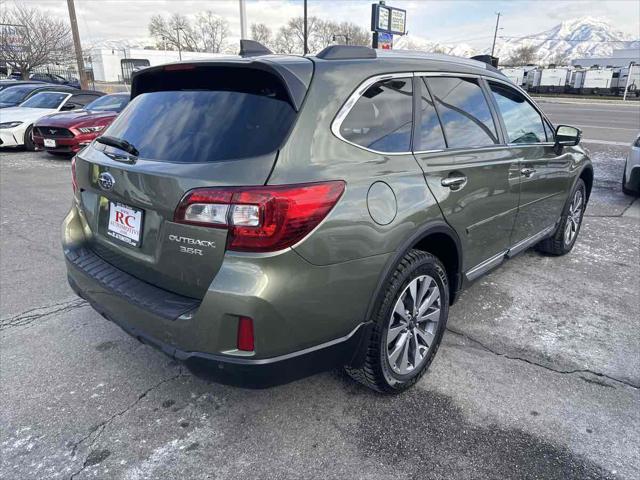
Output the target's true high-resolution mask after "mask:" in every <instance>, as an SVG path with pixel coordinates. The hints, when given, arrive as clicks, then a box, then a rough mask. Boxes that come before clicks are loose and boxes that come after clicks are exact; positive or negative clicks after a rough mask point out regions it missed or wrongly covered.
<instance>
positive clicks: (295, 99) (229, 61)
mask: <svg viewBox="0 0 640 480" xmlns="http://www.w3.org/2000/svg"><path fill="white" fill-rule="evenodd" d="M247 46H248V45H247ZM245 52H247V50H245ZM253 55H255V56H249V57H239V56H228V57H220V59H219V60H216V59H215V58H212V59H210V60H192V61H183V62H177V63H169V64H166V65H157V66H154V67H148V68H145V69H144V70H140V71H139V72H134V73H133V75H132V77H131V99H132V100H133V99H134V98H135V97H136V96H138V95H140V94H141V93H147V92H155V91H162V90H164V89H167V86H166V85H165V84H164V81H163V77H165V79H168V78H171V76H172V75H173V74H175V73H178V72H181V73H182V72H184V74H185V75H189V76H190V75H192V74H196V73H197V71H198V70H203V69H207V68H212V67H229V68H246V69H247V74H248V75H250V70H261V71H265V72H269V73H271V74H273V75H275V76H276V77H277V78H278V79H279V80H280V81H281V82H282V84H283V85H284V86H285V88H286V90H287V93H288V96H289V99H290V101H291V104H292V105H293V107H294V108H295V110H296V111H299V110H300V108H301V107H302V102H303V101H304V98H305V96H306V94H307V90H308V89H309V85H310V84H311V77H312V76H313V62H312V61H311V60H309V59H308V58H304V57H294V56H285V55H267V54H265V53H257V52H255V51H254V52H253Z"/></svg>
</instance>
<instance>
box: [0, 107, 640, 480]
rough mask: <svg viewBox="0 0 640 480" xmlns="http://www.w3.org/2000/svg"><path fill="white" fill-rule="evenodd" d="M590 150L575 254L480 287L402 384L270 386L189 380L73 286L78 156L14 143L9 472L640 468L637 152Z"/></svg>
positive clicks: (8, 205) (522, 472)
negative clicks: (65, 246) (71, 215)
mask: <svg viewBox="0 0 640 480" xmlns="http://www.w3.org/2000/svg"><path fill="white" fill-rule="evenodd" d="M552 118H553V117H552ZM554 120H555V119H554ZM629 141H630V139H629ZM587 147H588V148H589V149H590V151H591V154H592V158H593V162H594V166H595V173H596V180H595V188H594V191H593V194H592V200H591V202H590V205H589V208H588V210H587V212H586V216H585V219H584V224H583V227H582V231H581V235H580V238H579V239H578V242H577V245H576V247H575V249H574V250H573V252H572V253H571V254H569V255H567V256H565V257H562V258H551V257H545V256H541V255H540V254H538V253H536V252H535V251H527V252H525V253H524V254H522V255H520V256H519V257H517V258H515V259H513V260H511V261H509V262H507V263H506V264H505V265H503V266H502V267H501V268H499V269H497V270H495V271H494V272H492V273H491V274H489V275H488V276H486V277H484V278H483V279H481V280H480V281H478V282H477V283H476V284H475V285H473V286H472V287H471V288H470V289H469V290H467V291H466V292H465V293H464V294H463V295H462V298H461V299H460V301H459V302H458V303H457V304H456V305H455V306H454V307H453V308H452V309H451V313H450V318H449V324H448V327H449V330H448V332H447V333H446V335H445V338H444V342H443V345H442V347H441V348H440V351H439V353H438V355H437V357H436V359H435V361H434V362H433V364H432V367H431V370H430V372H429V373H428V374H427V375H426V376H425V377H424V378H423V380H422V381H420V382H419V383H418V385H417V386H416V388H414V389H412V390H411V391H409V392H407V393H405V394H403V395H398V396H381V395H378V394H375V393H372V392H370V391H368V390H367V389H365V388H363V387H360V386H358V385H357V384H354V383H353V382H352V381H350V380H349V379H348V378H347V377H346V376H345V375H344V374H342V373H341V372H329V373H325V374H321V375H316V376H314V377H311V378H308V379H305V380H301V381H298V382H295V383H292V384H289V385H286V386H282V387H278V388H273V389H268V390H257V391H256V390H244V389H239V388H232V387H227V386H222V385H218V384H214V383H207V382H205V381H202V380H199V379H197V378H194V377H193V376H191V375H190V374H189V373H188V372H186V371H185V370H184V369H183V368H182V367H181V366H180V365H179V364H177V363H176V362H174V361H172V360H170V359H168V358H167V357H165V356H164V355H162V354H161V353H158V352H156V351H155V350H153V349H151V348H149V347H147V346H144V345H142V344H140V343H138V342H137V341H136V340H133V339H132V338H130V337H128V336H127V335H126V334H125V333H123V332H122V331H121V330H120V329H119V328H118V327H116V326H115V325H113V324H110V323H108V322H107V321H105V320H103V319H102V318H101V317H100V316H99V315H98V314H96V313H95V312H94V311H93V310H92V309H91V308H90V307H88V306H87V304H86V303H84V302H83V301H81V300H79V299H77V298H76V297H75V296H74V295H73V294H72V292H71V290H70V289H69V287H68V286H67V283H66V277H65V270H64V264H63V257H62V252H61V250H60V246H59V227H60V223H61V221H62V218H63V216H64V215H65V213H66V211H67V209H68V206H69V203H70V192H71V182H70V170H69V161H68V160H60V159H57V158H54V157H51V156H48V155H46V154H44V153H27V152H14V151H1V152H0V157H1V158H0V180H1V183H0V205H1V248H2V251H1V252H2V253H1V255H0V267H1V278H0V295H1V300H2V301H1V323H0V390H1V391H2V407H0V427H1V431H2V435H0V452H1V453H0V478H3V479H7V480H13V479H21V480H22V479H50V478H52V479H53V478H65V479H70V478H74V479H88V478H100V479H107V478H108V479H128V480H134V479H135V480H138V479H156V478H162V479H174V478H189V479H233V478H260V479H287V478H291V479H298V478H323V479H333V478H335V479H345V478H354V479H357V478H363V479H364V478H367V479H369V478H373V479H394V480H396V479H440V478H442V479H444V478H482V479H484V478H487V479H494V478H495V479H504V478H528V479H529V478H530V479H534V478H536V479H537V478H544V479H571V478H575V479H591V478H593V479H596V478H597V479H600V478H626V479H634V478H639V477H640V456H639V455H638V445H640V368H639V367H640V345H639V342H638V339H639V338H640V319H639V317H638V312H639V307H640V268H639V265H640V246H639V243H640V240H639V239H640V200H635V201H634V199H633V198H631V197H628V196H624V195H623V194H622V193H621V191H620V179H621V177H622V166H623V162H624V155H625V153H626V147H623V146H618V145H604V144H587Z"/></svg>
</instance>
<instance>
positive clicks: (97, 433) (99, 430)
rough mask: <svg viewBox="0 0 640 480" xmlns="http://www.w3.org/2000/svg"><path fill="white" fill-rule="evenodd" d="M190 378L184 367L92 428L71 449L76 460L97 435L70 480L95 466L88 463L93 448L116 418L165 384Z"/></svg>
mask: <svg viewBox="0 0 640 480" xmlns="http://www.w3.org/2000/svg"><path fill="white" fill-rule="evenodd" d="M188 376H189V375H186V374H185V373H184V372H183V371H182V367H180V368H179V372H178V373H177V374H176V375H173V376H171V377H169V378H165V379H164V380H161V381H160V382H158V383H156V384H155V385H152V386H151V387H149V388H147V389H146V390H145V391H144V392H142V393H141V394H140V395H138V398H137V399H136V400H135V401H133V402H132V403H131V404H129V405H128V406H127V407H125V408H124V409H123V410H121V411H119V412H116V413H114V414H113V415H111V416H110V417H109V418H107V419H106V420H103V421H102V422H100V423H99V424H98V425H96V426H95V427H93V428H91V430H90V431H89V433H88V434H87V435H85V436H84V437H82V438H81V439H80V440H78V441H77V442H74V443H73V446H72V448H71V457H72V458H74V457H75V456H76V453H77V451H78V448H80V445H82V444H83V443H84V442H85V441H87V440H88V439H89V438H90V437H91V436H92V435H94V433H95V435H94V437H93V439H92V440H91V442H90V443H89V445H88V446H87V455H86V456H85V459H84V460H83V462H82V467H80V468H79V469H78V470H76V471H75V472H74V473H72V474H71V477H69V480H74V478H75V477H76V476H77V475H80V474H81V473H82V472H83V471H84V469H85V468H87V467H91V466H93V464H90V463H88V462H87V460H88V459H89V457H90V456H91V453H92V452H93V450H92V447H93V446H94V445H95V443H96V442H97V441H98V439H99V438H100V436H101V435H102V433H103V432H104V431H105V430H106V428H107V427H108V426H109V425H110V424H111V422H113V421H114V420H115V419H116V418H118V417H121V416H122V415H124V414H126V413H127V412H128V411H129V410H131V409H132V408H134V407H135V406H136V405H137V404H138V403H140V401H141V400H142V399H143V398H145V397H146V396H147V395H148V394H149V393H150V392H152V391H153V390H155V389H156V388H159V387H160V386H162V385H164V384H165V383H168V382H171V381H173V380H176V379H178V378H180V377H188Z"/></svg>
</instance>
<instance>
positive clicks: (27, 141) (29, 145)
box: [24, 125, 36, 152]
mask: <svg viewBox="0 0 640 480" xmlns="http://www.w3.org/2000/svg"><path fill="white" fill-rule="evenodd" d="M24 149H25V150H29V151H30V152H33V151H35V149H36V144H35V143H34V142H33V125H30V126H29V128H27V130H26V131H25V132H24Z"/></svg>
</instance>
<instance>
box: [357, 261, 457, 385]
mask: <svg viewBox="0 0 640 480" xmlns="http://www.w3.org/2000/svg"><path fill="white" fill-rule="evenodd" d="M376 305H377V307H376V308H377V310H376V311H375V312H374V314H373V318H372V321H373V322H374V325H373V330H372V333H371V338H370V340H369V345H368V346H367V354H366V359H365V362H364V365H363V366H362V367H360V368H351V367H347V368H346V370H347V372H348V373H349V375H351V377H353V378H354V379H355V380H357V381H358V382H360V383H362V384H364V385H366V386H367V387H369V388H372V389H374V390H377V391H379V392H384V393H394V392H401V391H403V390H406V389H407V388H409V387H411V386H412V385H413V384H415V383H416V382H417V381H418V380H419V379H420V378H421V377H422V376H423V375H424V374H425V372H426V371H427V369H428V368H429V365H430V364H431V361H432V360H433V358H434V356H435V354H436V352H437V351H438V347H439V345H440V341H441V340H442V335H443V334H444V330H445V327H446V322H447V317H448V315H449V287H448V281H447V275H446V271H445V269H444V266H443V265H442V263H441V262H440V261H439V260H438V259H437V258H436V257H434V256H433V255H431V254H429V253H426V252H422V251H419V250H411V251H410V252H409V253H407V254H406V255H405V256H404V257H403V259H402V260H401V261H400V263H399V264H398V266H397V267H396V270H395V271H394V273H393V274H392V275H391V277H390V278H389V280H387V283H386V285H385V287H384V288H383V290H382V291H381V292H380V297H379V298H378V300H377V303H376Z"/></svg>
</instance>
